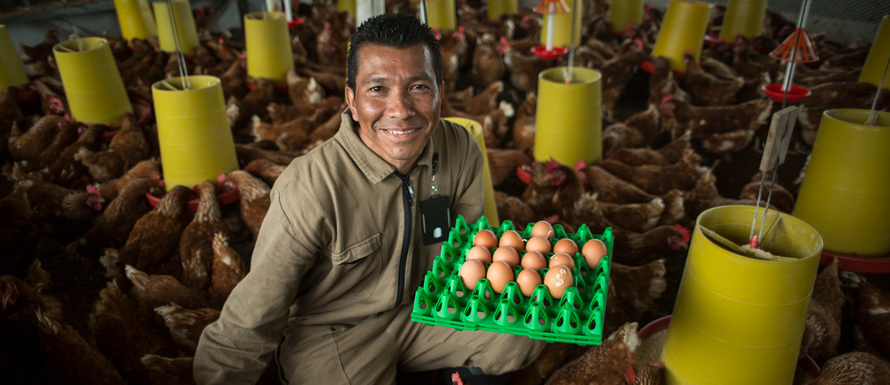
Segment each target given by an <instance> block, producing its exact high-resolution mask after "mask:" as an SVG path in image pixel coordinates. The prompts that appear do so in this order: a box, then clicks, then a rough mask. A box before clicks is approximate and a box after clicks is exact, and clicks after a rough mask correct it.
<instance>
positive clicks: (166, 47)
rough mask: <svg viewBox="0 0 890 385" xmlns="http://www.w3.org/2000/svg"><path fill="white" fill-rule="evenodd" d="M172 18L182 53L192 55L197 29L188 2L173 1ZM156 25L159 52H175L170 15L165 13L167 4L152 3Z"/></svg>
mask: <svg viewBox="0 0 890 385" xmlns="http://www.w3.org/2000/svg"><path fill="white" fill-rule="evenodd" d="M172 3H173V18H174V19H175V20H176V31H177V32H178V34H179V44H180V46H181V48H182V53H183V54H185V55H193V54H194V53H195V48H197V47H198V28H197V27H196V26H195V16H194V15H192V6H191V5H190V4H189V1H188V0H173V2H172ZM152 6H153V7H154V11H155V22H156V23H157V25H156V27H157V31H158V40H159V41H160V43H161V50H162V51H164V52H173V51H176V39H175V36H174V34H173V24H172V23H171V22H170V14H169V12H168V11H167V2H166V1H158V2H154V3H152Z"/></svg>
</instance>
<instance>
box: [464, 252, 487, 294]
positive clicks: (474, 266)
mask: <svg viewBox="0 0 890 385" xmlns="http://www.w3.org/2000/svg"><path fill="white" fill-rule="evenodd" d="M479 278H485V265H483V264H482V262H479V261H478V260H475V259H468V260H466V261H464V263H463V264H462V265H460V280H461V281H462V282H463V283H464V286H465V287H466V288H467V289H468V290H473V289H475V288H476V282H477V281H479Z"/></svg>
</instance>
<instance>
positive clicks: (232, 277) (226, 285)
mask: <svg viewBox="0 0 890 385" xmlns="http://www.w3.org/2000/svg"><path fill="white" fill-rule="evenodd" d="M211 273H212V274H211V277H210V290H209V291H210V301H211V303H212V304H213V308H215V309H222V305H223V304H224V303H225V302H226V299H228V298H229V294H231V293H232V290H233V289H234V288H235V286H236V285H238V283H239V282H241V280H242V279H244V276H245V275H247V268H246V267H245V266H244V260H243V259H241V255H240V254H238V252H237V251H235V249H233V248H231V247H230V246H229V240H228V239H226V237H225V236H224V235H223V234H222V233H216V234H214V235H213V267H212V270H211Z"/></svg>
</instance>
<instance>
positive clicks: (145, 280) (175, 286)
mask: <svg viewBox="0 0 890 385" xmlns="http://www.w3.org/2000/svg"><path fill="white" fill-rule="evenodd" d="M125 269H126V274H127V278H128V279H129V280H130V282H132V283H133V289H132V291H131V294H132V295H133V297H135V298H136V301H137V302H138V303H139V309H140V311H142V312H144V313H151V312H154V309H155V308H158V307H161V306H165V305H168V304H170V303H171V302H175V303H177V304H181V306H182V307H184V308H186V309H201V308H205V307H210V301H208V300H207V298H205V297H204V296H203V295H201V293H198V292H197V291H195V289H192V288H190V287H188V286H185V285H183V284H182V283H180V282H179V280H177V279H176V278H175V277H172V276H169V275H149V274H146V273H144V272H142V271H139V270H137V269H136V268H134V267H133V266H130V265H127V266H126V267H125Z"/></svg>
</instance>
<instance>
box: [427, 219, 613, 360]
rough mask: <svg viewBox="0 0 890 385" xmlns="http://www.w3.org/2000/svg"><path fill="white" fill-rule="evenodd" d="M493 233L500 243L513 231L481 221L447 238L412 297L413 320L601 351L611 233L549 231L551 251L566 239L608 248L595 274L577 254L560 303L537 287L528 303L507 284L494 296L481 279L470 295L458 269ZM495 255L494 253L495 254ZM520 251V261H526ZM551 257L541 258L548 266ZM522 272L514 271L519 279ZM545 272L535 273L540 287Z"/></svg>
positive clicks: (461, 227)
mask: <svg viewBox="0 0 890 385" xmlns="http://www.w3.org/2000/svg"><path fill="white" fill-rule="evenodd" d="M533 225H534V223H530V224H529V225H528V226H526V227H525V231H523V232H522V233H521V235H522V238H523V239H525V240H528V239H529V238H530V237H531V229H532V227H533ZM485 229H487V230H491V231H493V232H494V233H495V234H496V235H497V236H498V239H500V237H501V235H502V234H503V233H504V232H505V231H508V230H515V229H514V228H513V223H511V222H510V221H504V222H503V223H502V224H501V226H500V227H497V228H493V227H491V226H490V225H489V224H488V221H487V219H486V218H485V217H482V218H480V219H479V221H478V222H476V223H475V224H472V225H471V224H468V223H467V222H466V221H465V220H464V218H463V217H458V219H457V223H456V224H455V226H454V227H453V228H452V229H451V231H450V233H449V234H448V240H447V241H446V242H445V243H444V244H443V245H442V251H441V253H440V254H439V255H438V256H436V259H435V261H433V268H432V270H430V271H428V272H427V273H426V277H424V282H423V286H421V287H420V288H419V289H418V290H417V293H416V294H415V297H414V308H413V310H412V312H411V319H412V320H414V321H415V322H421V323H424V324H427V325H439V326H446V327H450V328H454V329H458V330H487V331H492V332H497V333H509V334H516V335H521V336H528V337H529V338H533V339H538V340H544V341H547V342H565V343H572V344H578V345H599V344H601V343H602V340H603V320H604V317H605V313H606V294H607V290H608V286H609V285H608V283H609V272H610V266H611V260H612V244H613V237H612V229H611V228H608V229H606V230H605V232H603V234H602V235H598V236H597V235H593V234H591V233H590V230H589V229H588V228H587V226H585V225H582V226H581V227H580V228H579V229H578V232H577V233H575V234H566V233H565V231H564V230H563V228H562V226H560V225H555V226H553V230H554V234H555V235H554V237H553V239H551V241H550V242H551V246H553V245H555V244H556V241H558V240H559V239H562V238H570V239H572V240H573V241H575V243H576V244H577V245H578V247H579V248H581V247H582V246H583V245H584V243H585V242H587V241H589V240H591V239H599V240H601V241H603V243H605V244H606V249H607V250H608V255H606V256H604V257H603V258H602V260H601V261H600V263H599V265H598V266H597V268H596V269H594V270H591V269H590V268H589V267H588V266H587V263H586V262H585V261H584V258H583V257H582V256H581V253H580V252H579V253H576V254H575V255H574V256H573V258H574V260H575V268H574V269H572V276H573V280H574V285H573V286H572V287H569V288H567V289H566V291H565V294H563V296H562V298H561V299H559V300H555V299H554V298H553V297H551V296H550V292H549V291H548V289H547V286H545V285H543V284H540V285H538V286H536V287H535V289H534V292H532V295H531V297H526V296H524V295H523V294H522V292H521V291H520V290H519V285H518V284H517V283H516V282H515V280H514V281H511V282H509V283H507V286H506V287H505V288H504V291H503V292H502V293H501V294H497V293H495V292H494V290H493V289H492V287H491V284H490V283H489V281H488V280H487V279H485V278H481V279H479V281H478V282H477V283H476V287H475V288H474V290H468V289H467V288H466V287H465V286H464V284H463V282H462V281H461V277H460V267H461V265H462V264H463V262H464V261H465V260H466V256H467V252H468V251H469V249H470V248H472V247H473V242H472V240H473V238H474V237H475V235H476V233H477V232H479V231H481V230H485ZM494 250H497V248H495V249H493V250H492V252H494ZM524 253H525V252H524V251H523V252H521V253H520V254H521V255H524ZM551 256H553V253H548V254H547V255H546V256H545V257H547V259H548V260H549V259H550V257H551ZM520 271H522V267H520V266H514V267H513V276H514V277H516V276H518V274H519V272H520ZM547 271H548V269H546V268H545V269H542V270H541V271H540V272H539V273H540V275H541V280H542V282H543V279H544V276H545V275H546V274H547Z"/></svg>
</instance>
